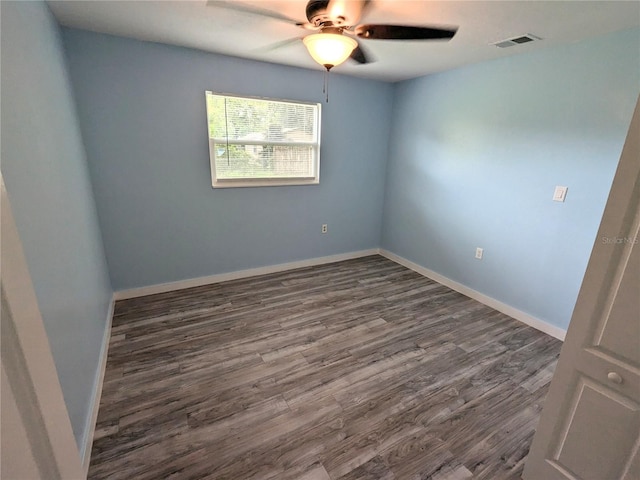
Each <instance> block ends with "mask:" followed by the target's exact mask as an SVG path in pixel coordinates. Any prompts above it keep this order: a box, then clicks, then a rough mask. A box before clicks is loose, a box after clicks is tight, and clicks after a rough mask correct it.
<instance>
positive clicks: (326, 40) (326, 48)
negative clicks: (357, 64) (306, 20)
mask: <svg viewBox="0 0 640 480" xmlns="http://www.w3.org/2000/svg"><path fill="white" fill-rule="evenodd" d="M302 41H303V42H304V45H305V47H307V50H308V51H309V55H311V56H312V57H313V59H314V60H315V61H316V62H318V63H319V64H320V65H322V66H323V67H325V68H326V69H327V70H330V69H331V68H333V67H335V66H336V65H340V64H341V63H342V62H344V61H345V60H346V59H347V58H349V55H351V52H353V50H354V49H355V48H356V47H357V46H358V42H356V41H355V40H354V39H353V38H351V37H347V36H345V35H341V34H338V33H315V34H313V35H308V36H306V37H304V38H303V39H302Z"/></svg>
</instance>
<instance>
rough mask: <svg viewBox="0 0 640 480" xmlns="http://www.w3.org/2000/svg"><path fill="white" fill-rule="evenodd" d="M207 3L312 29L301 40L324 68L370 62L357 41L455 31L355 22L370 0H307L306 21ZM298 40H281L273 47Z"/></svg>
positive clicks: (216, 0) (441, 36) (218, 0)
mask: <svg viewBox="0 0 640 480" xmlns="http://www.w3.org/2000/svg"><path fill="white" fill-rule="evenodd" d="M209 5H214V6H217V7H222V8H227V9H231V10H237V11H241V12H246V13H251V14H256V15H262V16H265V17H269V18H273V19H276V20H279V21H282V22H286V23H289V24H292V25H296V26H298V27H302V28H304V29H306V30H309V31H314V32H316V33H311V34H309V35H306V36H304V37H303V38H302V42H303V43H304V45H305V46H306V47H307V50H308V51H309V54H310V55H311V57H313V59H314V60H315V61H316V62H318V63H319V64H320V65H322V66H323V67H325V68H326V69H327V71H329V70H331V69H332V68H333V67H335V66H336V65H340V64H341V63H343V62H344V61H345V60H347V59H348V58H351V59H352V60H354V61H356V62H357V63H359V64H366V63H371V61H372V60H371V56H370V55H369V54H367V53H366V50H365V49H364V48H363V47H362V45H361V43H360V42H359V40H449V39H451V38H452V37H453V36H454V35H455V34H456V31H457V28H434V27H427V26H409V25H377V24H366V23H364V24H360V23H358V22H359V21H360V19H361V18H362V17H363V16H364V15H366V13H368V11H369V10H370V9H371V8H372V6H373V0H309V2H308V3H307V7H306V10H305V13H306V17H307V21H306V22H299V21H297V20H294V19H292V18H289V17H287V16H286V15H283V14H281V13H279V12H276V11H273V10H267V9H264V8H261V7H256V6H254V5H250V4H246V3H241V2H236V1H228V0H227V1H225V0H213V1H210V2H209ZM298 40H299V38H294V39H290V40H285V41H284V42H280V43H278V44H276V46H275V47H276V48H278V47H282V46H284V45H287V44H289V43H292V42H296V41H298Z"/></svg>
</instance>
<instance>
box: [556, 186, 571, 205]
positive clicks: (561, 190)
mask: <svg viewBox="0 0 640 480" xmlns="http://www.w3.org/2000/svg"><path fill="white" fill-rule="evenodd" d="M567 190H568V187H561V186H559V185H558V186H557V187H556V189H555V191H554V192H553V200H554V201H556V202H564V199H565V198H566V197H567Z"/></svg>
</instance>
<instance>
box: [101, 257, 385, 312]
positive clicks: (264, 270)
mask: <svg viewBox="0 0 640 480" xmlns="http://www.w3.org/2000/svg"><path fill="white" fill-rule="evenodd" d="M378 253H379V249H377V248H371V249H369V250H359V251H357V252H349V253H340V254H338V255H329V256H327V257H317V258H310V259H308V260H299V261H297V262H289V263H280V264H278V265H269V266H266V267H258V268H250V269H247V270H238V271H235V272H228V273H220V274H218V275H209V276H206V277H199V278H191V279H188V280H179V281H177V282H168V283H160V284H157V285H150V286H148V287H140V288H132V289H129V290H120V291H118V292H115V293H114V295H113V296H114V299H115V300H125V299H127V298H136V297H144V296H146V295H155V294H156V293H165V292H172V291H174V290H182V289H183V288H192V287H200V286H202V285H210V284H212V283H220V282H227V281H229V280H238V279H240V278H249V277H257V276H258V275H267V274H269V273H277V272H284V271H286V270H293V269H295V268H305V267H313V266H315V265H323V264H325V263H335V262H342V261H344V260H351V259H354V258H360V257H367V256H369V255H376V254H378Z"/></svg>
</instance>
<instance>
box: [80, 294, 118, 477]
mask: <svg viewBox="0 0 640 480" xmlns="http://www.w3.org/2000/svg"><path fill="white" fill-rule="evenodd" d="M115 303H116V300H115V296H112V297H111V302H110V304H109V309H108V311H107V321H106V325H105V328H104V334H103V336H102V347H101V348H100V363H99V364H98V372H97V375H96V380H95V384H94V386H93V401H92V410H91V416H90V417H89V419H88V422H89V423H88V425H87V428H85V437H84V442H83V445H82V450H81V452H80V458H81V459H82V469H83V471H84V478H87V474H88V473H89V462H90V461H91V447H92V446H93V435H94V433H95V431H96V423H97V421H98V409H99V408H100V398H101V397H102V386H103V384H104V374H105V371H106V370H107V357H108V354H109V341H110V340H111V323H112V321H113V308H114V306H115Z"/></svg>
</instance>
